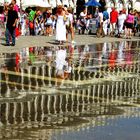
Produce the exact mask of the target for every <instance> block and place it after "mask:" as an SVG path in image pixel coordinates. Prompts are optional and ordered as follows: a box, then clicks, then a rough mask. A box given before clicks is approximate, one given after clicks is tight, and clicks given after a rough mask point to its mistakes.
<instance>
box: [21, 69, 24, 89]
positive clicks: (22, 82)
mask: <svg viewBox="0 0 140 140" xmlns="http://www.w3.org/2000/svg"><path fill="white" fill-rule="evenodd" d="M21 89H22V90H24V69H23V68H21Z"/></svg>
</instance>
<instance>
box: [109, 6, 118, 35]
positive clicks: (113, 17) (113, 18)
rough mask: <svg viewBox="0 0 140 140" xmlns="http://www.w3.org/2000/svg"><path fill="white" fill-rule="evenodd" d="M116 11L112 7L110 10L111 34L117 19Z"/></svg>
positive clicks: (113, 31)
mask: <svg viewBox="0 0 140 140" xmlns="http://www.w3.org/2000/svg"><path fill="white" fill-rule="evenodd" d="M118 15H119V14H118V11H117V10H116V9H115V8H112V11H111V12H110V30H111V33H110V34H111V35H114V34H115V28H116V24H117V20H118Z"/></svg>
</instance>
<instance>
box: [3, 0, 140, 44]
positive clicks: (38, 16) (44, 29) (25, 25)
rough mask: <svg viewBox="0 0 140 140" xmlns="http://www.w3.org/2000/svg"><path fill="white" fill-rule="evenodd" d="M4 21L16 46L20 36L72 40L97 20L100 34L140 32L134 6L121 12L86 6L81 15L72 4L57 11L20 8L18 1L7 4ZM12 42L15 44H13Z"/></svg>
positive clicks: (99, 35)
mask: <svg viewBox="0 0 140 140" xmlns="http://www.w3.org/2000/svg"><path fill="white" fill-rule="evenodd" d="M0 13H1V14H0V23H1V25H2V23H3V25H5V37H6V45H7V46H9V45H12V46H14V45H15V40H16V38H17V37H18V36H19V35H23V36H26V35H45V36H52V35H55V36H56V41H58V44H63V43H64V42H68V34H69V33H70V35H71V42H72V43H75V41H74V34H75V32H76V31H79V34H81V33H82V34H85V33H89V25H90V24H92V21H93V20H96V24H95V25H94V26H96V36H97V37H104V36H107V35H109V36H116V37H125V38H129V39H130V38H131V37H132V36H133V35H135V34H136V33H138V32H139V25H140V13H139V12H137V11H136V10H133V9H129V10H126V9H122V10H120V11H118V10H117V9H115V7H112V8H105V5H104V7H102V6H101V7H96V9H94V11H89V10H88V8H84V9H83V11H81V13H80V15H78V16H76V14H75V13H73V9H72V8H71V7H67V6H66V5H64V6H62V5H60V6H57V8H56V10H55V12H52V9H48V8H47V9H46V10H45V11H41V10H39V9H34V8H30V7H29V8H27V9H25V10H22V9H20V8H19V7H18V6H17V4H16V0H12V1H11V3H10V4H9V5H5V6H4V10H3V11H0ZM10 41H11V42H12V44H10Z"/></svg>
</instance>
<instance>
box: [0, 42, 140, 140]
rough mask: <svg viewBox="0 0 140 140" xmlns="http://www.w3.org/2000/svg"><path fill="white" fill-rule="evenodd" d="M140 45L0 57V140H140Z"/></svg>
mask: <svg viewBox="0 0 140 140" xmlns="http://www.w3.org/2000/svg"><path fill="white" fill-rule="evenodd" d="M139 46H140V42H139V41H119V42H110V43H97V44H93V45H76V46H75V45H68V46H67V47H64V46H57V47H56V46H55V47H27V48H22V49H20V51H17V52H14V53H1V57H0V59H1V67H0V80H1V82H0V84H1V87H0V90H1V92H0V139H2V140H4V139H5V140H8V139H13V140H19V139H23V140H28V139H33V140H37V139H38V140H40V139H41V140H85V139H87V140H93V139H94V140H112V139H113V140H132V139H134V140H139V136H140V134H139V131H140V47H139Z"/></svg>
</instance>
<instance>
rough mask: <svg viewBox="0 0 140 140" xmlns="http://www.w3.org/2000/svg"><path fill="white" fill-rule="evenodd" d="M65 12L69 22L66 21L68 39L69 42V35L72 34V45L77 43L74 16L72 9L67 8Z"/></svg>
mask: <svg viewBox="0 0 140 140" xmlns="http://www.w3.org/2000/svg"><path fill="white" fill-rule="evenodd" d="M65 12H66V16H67V21H66V30H67V33H66V38H67V40H68V33H70V34H71V43H76V42H75V41H74V28H73V14H72V9H71V8H68V9H67V8H66V7H65Z"/></svg>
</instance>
